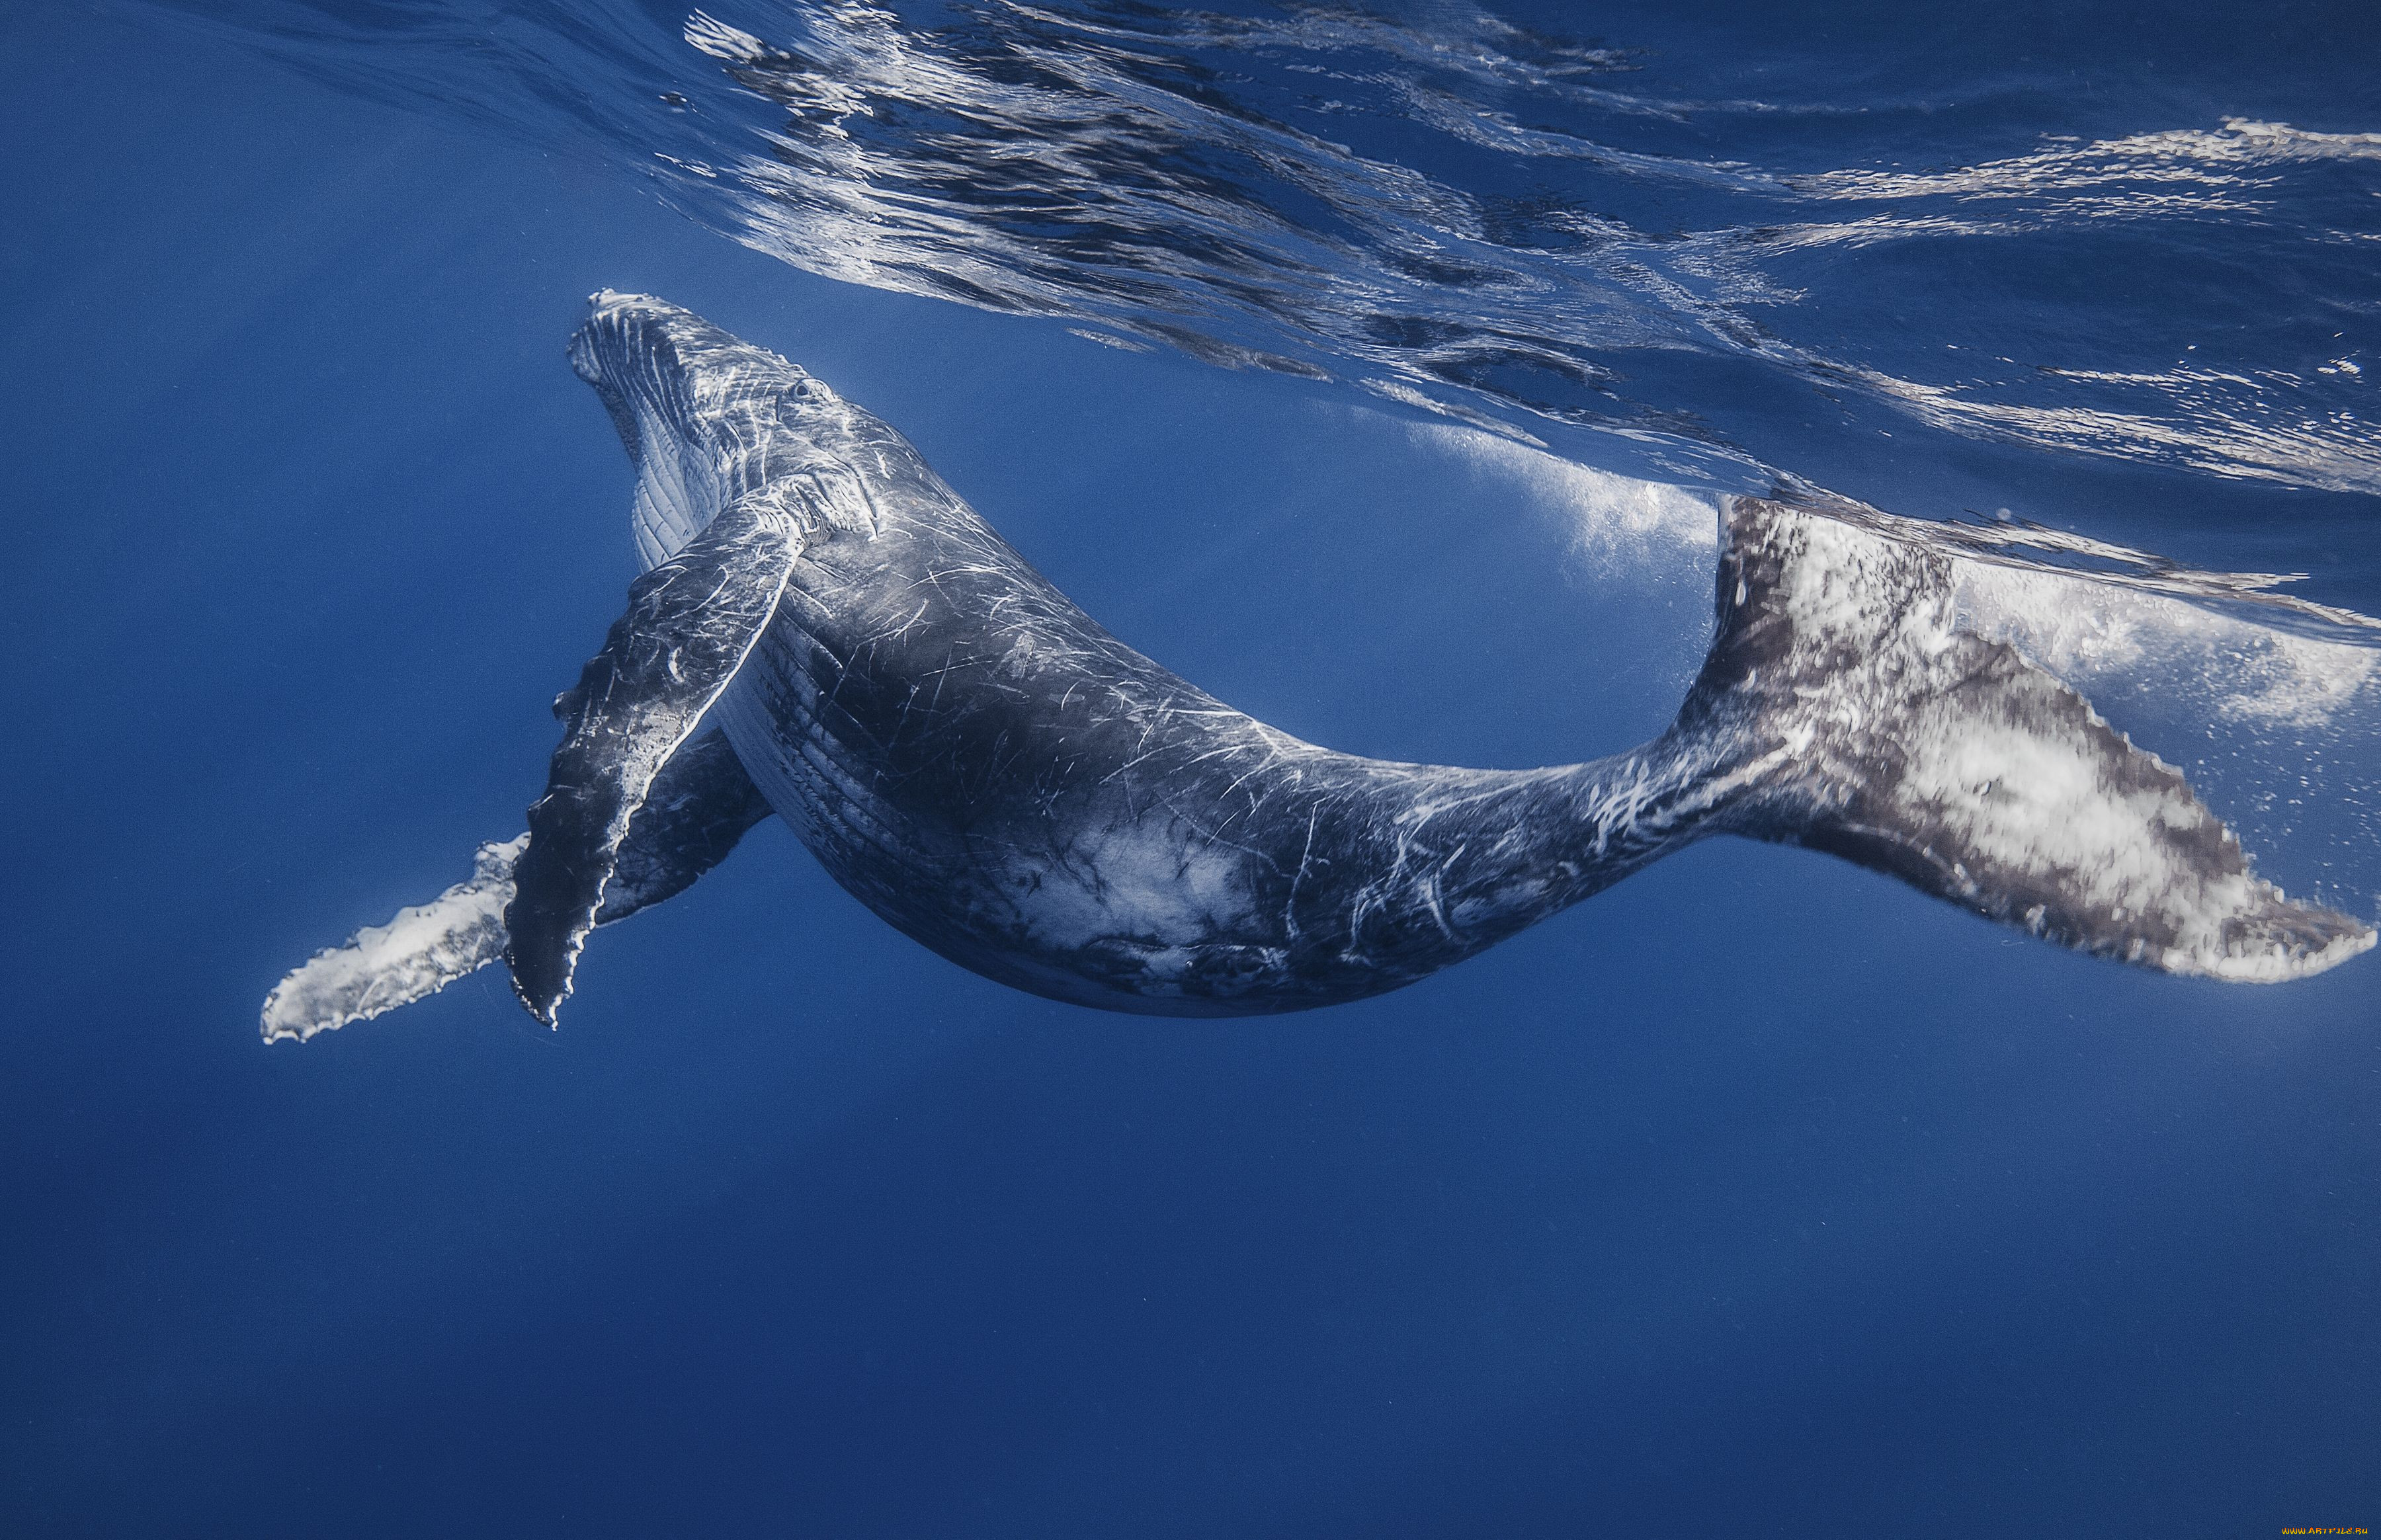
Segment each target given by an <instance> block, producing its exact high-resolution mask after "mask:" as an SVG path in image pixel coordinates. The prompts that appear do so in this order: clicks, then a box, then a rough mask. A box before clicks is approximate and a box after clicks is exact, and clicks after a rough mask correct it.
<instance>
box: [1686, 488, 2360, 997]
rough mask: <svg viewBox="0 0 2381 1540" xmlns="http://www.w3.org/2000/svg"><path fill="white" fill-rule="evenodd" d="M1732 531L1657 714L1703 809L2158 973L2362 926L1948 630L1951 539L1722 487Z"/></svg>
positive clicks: (2054, 690) (2324, 947)
mask: <svg viewBox="0 0 2381 1540" xmlns="http://www.w3.org/2000/svg"><path fill="white" fill-rule="evenodd" d="M1724 536H1725V538H1724V540H1723V542H1722V548H1721V552H1720V561H1719V575H1718V594H1717V603H1718V623H1717V627H1716V635H1715V637H1714V640H1713V642H1712V647H1711V650H1710V652H1709V654H1708V655H1707V656H1706V658H1705V660H1704V662H1703V670H1702V673H1700V674H1699V675H1698V676H1697V678H1696V680H1695V683H1694V685H1693V686H1692V688H1691V690H1690V691H1689V693H1688V697H1687V700H1686V703H1685V705H1684V706H1683V707H1681V708H1680V710H1679V720H1678V722H1677V724H1676V725H1675V726H1674V727H1673V728H1672V729H1671V733H1670V736H1671V737H1672V738H1673V740H1674V741H1677V740H1685V741H1701V742H1702V743H1703V744H1704V745H1705V746H1706V749H1705V752H1706V753H1707V754H1709V755H1711V756H1712V757H1713V758H1714V759H1715V760H1716V764H1715V769H1714V771H1713V773H1714V775H1715V778H1716V782H1717V783H1718V784H1720V785H1722V786H1725V787H1730V788H1732V791H1731V792H1730V794H1727V795H1725V796H1724V797H1723V798H1722V799H1721V800H1719V801H1718V802H1717V803H1716V805H1715V806H1713V809H1712V812H1711V814H1710V815H1709V819H1708V822H1707V823H1706V824H1705V826H1704V827H1705V828H1707V829H1710V830H1712V831H1726V832H1730V833H1737V834H1742V835H1746V836H1749V837H1751V838H1754V839H1761V840H1768V841H1773V842H1776V843H1784V844H1798V845H1804V846H1807V847H1809V848H1811V849H1813V850H1823V851H1826V852H1828V853H1830V854H1832V855H1839V856H1842V857H1843V858H1845V859H1846V860H1849V861H1851V862H1854V863H1855V864H1857V865H1860V866H1863V867H1870V868H1871V869H1873V870H1876V871H1882V872H1886V873H1889V874H1891V875H1892V876H1895V877H1898V878H1899V879H1902V880H1903V881H1905V882H1907V883H1909V884H1911V886H1912V887H1915V888H1918V889H1921V890H1923V891H1926V892H1929V893H1933V894H1935V896H1936V897H1938V898H1943V899H1948V900H1949V901H1950V902H1952V903H1957V904H1959V905H1960V906H1961V907H1962V908H1965V909H1969V910H1972V911H1973V912H1974V913H1976V914H1979V915H1982V916H1984V917H1986V918H1988V919H1993V920H1997V921H1999V922H2001V923H2002V924H2004V925H2009V926H2013V927H2015V928H2019V929H2021V930H2025V931H2028V932H2030V933H2031V934H2033V935H2035V936H2039V937H2041V938H2043V939H2044V940H2051V941H2057V942H2059V943H2061V944H2063V945H2066V946H2069V947H2071V948H2074V949H2075V950H2077V951H2080V952H2092V953H2094V954H2096V955H2099V956H2105V957H2113V958H2116V959H2118V960H2120V961H2123V962H2128V963H2133V964H2141V965H2143V966H2146V967H2152V968H2156V969H2160V970H2162V971H2164V972H2167V973H2177V974H2193V975H2201V976H2210V977H2216V978H2224V979H2233V980H2241V981H2253V982H2275V981H2279V980H2283V979H2289V978H2297V977H2302V976H2307V975H2310V974H2314V973H2319V972H2321V971H2323V970H2324V969H2326V968H2328V967H2330V966H2332V965H2334V964H2338V963H2341V962H2345V961H2346V960H2347V959H2349V958H2350V957H2352V956H2354V955H2356V954H2357V953H2358V952H2363V951H2364V950H2365V949H2366V948H2368V947H2370V946H2371V945H2373V942H2374V933H2373V931H2372V929H2371V928H2369V927H2367V926H2365V925H2363V924H2361V923H2360V922H2358V921H2356V920H2354V919H2352V918H2350V916H2346V915H2342V914H2338V913H2336V912H2334V911H2332V910H2329V909H2325V908H2322V907H2320V906H2317V905H2314V904H2309V903H2295V902H2292V901H2291V900H2289V898H2287V897H2286V896H2285V895H2284V894H2283V893H2282V891H2280V890H2279V889H2277V888H2276V887H2274V886H2273V884H2271V883H2269V882H2266V881H2265V880H2263V879H2260V878H2258V877H2256V876H2254V875H2253V873H2252V872H2251V870H2250V867H2249V862H2248V860H2247V858H2246V857H2245V856H2244V855H2243V854H2242V852H2241V846H2240V843H2239V842H2238V841H2237V840H2236V839H2235V838H2234V837H2233V835H2232V833H2231V831H2229V830H2228V829H2226V828H2225V827H2224V825H2223V823H2222V822H2221V821H2220V820H2219V819H2217V818H2216V815H2215V814H2213V813H2212V812H2210V811H2209V810H2208V809H2207V807H2206V806H2204V804H2202V803H2201V802H2200V801H2199V799H2198V798H2197V797H2196V796H2195V795H2194V794H2192V790H2191V788H2190V786H2189V785H2188V784H2187V783H2186V782H2184V780H2183V778H2182V776H2181V774H2180V772H2179V771H2177V770H2174V769H2173V768H2172V767H2170V766H2168V765H2167V764H2165V763H2163V762H2162V761H2160V760H2159V759H2158V758H2156V757H2155V756H2154V755H2151V754H2147V753H2144V752H2143V751H2142V750H2141V749H2138V748H2135V747H2134V746H2132V744H2131V741H2129V740H2128V739H2127V738H2126V737H2125V736H2124V735H2123V734H2120V733H2118V732H2117V731H2116V730H2115V729H2114V728H2112V727H2110V726H2109V725H2108V724H2107V723H2106V722H2105V721H2101V720H2100V718H2099V717H2098V715H2096V714H2095V713H2094V711H2093V709H2092V707H2091V704H2090V703H2089V702H2088V701H2086V700H2085V699H2084V698H2083V697H2082V696H2081V695H2078V694H2077V693H2076V692H2075V691H2074V690H2072V689H2070V688H2069V687H2068V686H2067V685H2064V684H2062V683H2060V682H2059V681H2058V680H2057V679H2056V678H2054V677H2053V676H2052V675H2050V674H2049V673H2045V672H2044V671H2043V670H2042V669H2039V668H2037V667H2035V666H2034V665H2033V664H2032V663H2030V662H2028V661H2026V660H2025V658H2024V657H2023V656H2022V655H2021V654H2020V653H2019V652H2018V651H2017V650H2016V649H2014V648H2012V647H2010V646H2009V645H2008V644H2006V643H2003V642H1996V641H1990V640H1986V639H1985V638H1984V637H1978V636H1976V635H1974V634H1972V632H1966V631H1961V630H1960V629H1958V627H1957V626H1956V624H1954V621H1955V617H1954V614H1953V601H1954V600H1953V582H1952V578H1953V564H1952V561H1951V559H1950V558H1949V557H1948V556H1946V555H1944V554H1943V553H1942V552H1938V551H1935V550H1930V549H1927V548H1925V547H1923V546H1922V545H1920V544H1917V543H1915V542H1914V541H1912V540H1909V539H1908V538H1906V537H1897V536H1896V535H1895V534H1894V533H1892V532H1891V531H1890V530H1889V529H1886V528H1882V527H1860V526H1856V525H1854V524H1851V523H1848V522H1845V521H1843V520H1840V519H1838V518H1833V517H1829V516H1825V515H1820V514H1815V513H1811V512H1806V511H1803V510H1801V509H1797V508H1794V507H1790V506H1789V505H1787V504H1784V503H1777V502H1773V501H1770V500H1767V499H1763V498H1751V497H1741V498H1736V499H1733V500H1731V502H1730V503H1729V504H1728V509H1727V512H1726V515H1725V522H1724Z"/></svg>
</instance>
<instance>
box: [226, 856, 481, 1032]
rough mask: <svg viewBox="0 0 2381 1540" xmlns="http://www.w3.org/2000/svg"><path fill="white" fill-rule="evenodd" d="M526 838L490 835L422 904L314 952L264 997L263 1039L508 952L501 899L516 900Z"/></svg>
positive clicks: (398, 997)
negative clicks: (457, 876) (466, 875)
mask: <svg viewBox="0 0 2381 1540" xmlns="http://www.w3.org/2000/svg"><path fill="white" fill-rule="evenodd" d="M528 847H529V836H528V835H526V834H520V835H517V836H515V837H514V838H512V839H509V840H507V841H504V842H503V843H497V842H495V841H490V842H489V843H486V844H483V845H482V846H481V847H480V852H479V855H477V856H475V857H474V858H473V859H472V863H471V875H470V879H468V880H466V881H462V882H458V883H457V884H455V886H453V887H451V888H449V889H447V890H446V891H445V892H443V893H440V894H439V895H438V896H437V897H436V898H433V899H432V900H431V901H430V902H429V903H421V904H415V905H413V906H412V907H410V908H406V909H399V910H398V911H397V916H396V917H395V918H393V919H391V920H390V921H389V922H388V923H387V924H386V925H368V926H366V927H364V928H362V929H361V930H359V931H357V932H356V933H355V934H354V935H353V936H351V937H349V938H348V941H347V944H346V945H344V946H336V947H328V948H325V949H324V950H323V951H321V952H316V953H315V954H314V955H313V956H312V957H311V958H310V959H309V960H307V961H306V962H305V963H304V964H300V965H299V967H297V968H296V969H293V970H292V971H291V972H290V974H289V976H287V978H284V979H283V980H282V981H281V982H280V983H279V984H277V985H275V986H274V989H273V992H272V993H271V994H269V995H267V996H265V997H264V1020H263V1031H264V1040H265V1041H266V1042H268V1043H271V1042H277V1041H279V1040H280V1039H282V1038H285V1037H287V1038H289V1039H291V1040H293V1041H296V1042H304V1041H305V1040H306V1039H307V1038H309V1037H312V1036H314V1035H315V1034H316V1033H318V1032H329V1031H331V1030H332V1029H334V1028H336V1027H342V1026H345V1025H348V1023H349V1022H360V1021H369V1020H371V1019H372V1017H374V1016H377V1015H379V1014H381V1013H383V1012H385V1011H394V1010H396V1009H397V1007H398V1006H400V1005H409V1004H411V1003H412V1002H413V1001H415V1000H420V999H421V998H422V997H423V996H425V995H433V994H436V993H437V992H438V991H439V990H441V989H443V988H446V986H447V985H449V984H452V983H453V982H454V981H455V980H457V979H458V978H460V977H462V976H464V975H465V974H468V973H471V972H473V971H474V970H476V969H478V968H481V967H482V966H484V965H486V964H490V963H493V962H495V960H496V959H497V958H499V957H502V956H503V955H504V953H505V905H506V904H507V903H511V902H512V898H513V863H514V862H515V861H518V860H519V858H520V853H521V852H522V851H523V850H526V849H527V848H528Z"/></svg>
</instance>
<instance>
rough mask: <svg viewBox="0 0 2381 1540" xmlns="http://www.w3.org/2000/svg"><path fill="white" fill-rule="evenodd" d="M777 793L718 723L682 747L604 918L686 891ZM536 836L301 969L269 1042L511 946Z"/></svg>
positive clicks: (638, 823) (412, 991) (275, 1000)
mask: <svg viewBox="0 0 2381 1540" xmlns="http://www.w3.org/2000/svg"><path fill="white" fill-rule="evenodd" d="M769 811H770V809H769V804H768V803H767V801H766V800H764V799H763V797H762V795H761V790H760V788H759V787H757V786H755V785H753V784H752V778H751V776H749V775H747V774H745V773H744V767H743V765H742V764H741V763H740V762H739V761H738V759H737V758H736V750H735V749H734V748H733V747H732V746H730V745H729V744H728V742H727V736H726V735H725V734H722V733H720V732H719V731H718V730H717V729H716V728H714V729H713V730H712V731H710V732H707V733H704V734H702V735H701V736H699V737H697V738H696V739H695V740H694V742H692V743H690V744H689V745H687V746H685V747H684V748H682V749H679V750H678V754H677V756H676V757H675V758H672V759H671V760H670V762H669V764H668V765H667V766H666V767H665V768H664V770H662V773H661V774H660V776H659V777H657V778H656V779H655V780H654V782H653V789H652V791H650V792H649V793H647V794H646V796H645V805H644V806H642V807H640V808H638V809H637V816H636V819H634V821H632V822H631V823H630V824H629V837H628V839H626V840H625V841H623V842H622V843H621V845H620V855H619V860H618V862H617V867H616V869H615V870H614V872H613V875H612V881H611V883H610V885H609V886H607V887H606V888H605V889H604V907H603V908H602V909H601V910H600V911H598V912H597V914H596V916H595V923H596V924H598V925H610V924H611V923H612V922H613V921H615V920H624V919H627V918H628V917H629V916H630V915H633V914H635V913H636V912H637V911H638V910H640V909H644V908H649V907H651V906H652V905H653V904H656V903H661V902H662V900H664V899H665V898H670V897H672V896H674V895H676V894H678V893H680V892H683V891H686V889H687V887H688V886H689V885H690V884H691V883H692V882H693V881H694V879H696V878H698V877H701V876H702V874H703V873H704V872H707V871H709V870H710V869H711V868H712V867H715V866H717V865H719V863H720V862H722V861H724V860H726V859H727V853H728V852H729V851H731V850H734V849H735V848H736V842H737V841H739V840H740V839H742V838H743V837H744V834H745V832H746V831H748V830H750V829H751V827H752V826H753V825H754V824H756V823H759V822H760V821H761V820H762V819H765V818H767V817H768V816H769ZM528 845H529V836H528V835H526V834H520V835H516V836H515V837H514V838H512V839H509V840H507V841H504V842H502V843H496V842H495V841H491V842H489V843H486V844H483V845H482V846H481V847H480V850H479V854H478V855H477V856H476V857H475V858H474V859H473V861H472V863H471V875H470V877H469V878H467V879H464V880H463V881H461V882H458V883H457V884H456V885H455V886H453V887H451V888H449V889H447V890H446V891H445V892H443V893H441V894H439V895H438V896H437V897H436V898H434V899H432V900H431V901H430V902H429V903H421V904H415V905H412V906H411V907H409V908H405V909H400V910H398V911H397V915H396V916H395V917H394V918H392V919H391V920H390V921H389V922H388V923H387V924H386V925H368V926H366V927H364V928H362V929H361V930H359V931H357V932H356V933H355V934H354V935H353V936H350V937H348V940H347V943H346V944H345V945H344V946H336V947H328V948H325V949H324V950H323V951H321V952H316V953H315V954H314V955H313V956H312V957H311V959H309V960H308V961H307V962H305V963H304V964H301V965H299V967H296V968H293V969H291V970H290V973H289V975H288V976H287V977H286V978H284V979H283V980H282V981H281V982H280V983H279V984H277V985H275V987H274V990H273V993H272V994H270V995H268V996H267V997H265V1001H264V1017H263V1032H264V1040H265V1041H266V1042H268V1043H270V1042H277V1041H279V1040H280V1039H282V1038H285V1037H287V1038H289V1039H291V1040H293V1041H296V1042H304V1041H305V1040H306V1039H307V1038H309V1037H313V1036H314V1035H315V1034H317V1033H321V1032H329V1031H332V1030H334V1029H336V1028H338V1027H342V1026H345V1025H348V1023H350V1022H360V1021H369V1020H370V1019H371V1018H372V1017H374V1016H377V1015H380V1014H382V1013H385V1012H389V1011H394V1010H396V1009H397V1007H398V1006H400V1005H409V1004H411V1003H412V1002H413V1001H415V1000H421V999H422V998H423V997H424V996H427V995H433V994H436V993H437V992H438V991H439V990H440V989H443V988H446V986H447V985H449V984H452V983H453V982H455V980H457V979H458V978H461V977H463V976H465V975H467V974H470V973H472V972H474V971H476V970H477V969H480V968H482V967H484V966H486V965H487V964H490V963H493V962H495V961H496V960H497V959H498V958H500V957H502V956H503V955H504V954H505V906H506V905H507V904H508V903H511V902H512V900H513V867H514V866H515V864H516V863H518V862H519V860H520V855H521V852H522V851H523V850H524V849H526V848H528Z"/></svg>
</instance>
